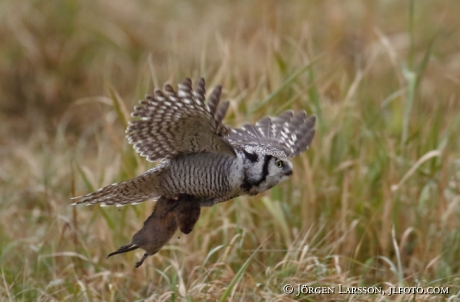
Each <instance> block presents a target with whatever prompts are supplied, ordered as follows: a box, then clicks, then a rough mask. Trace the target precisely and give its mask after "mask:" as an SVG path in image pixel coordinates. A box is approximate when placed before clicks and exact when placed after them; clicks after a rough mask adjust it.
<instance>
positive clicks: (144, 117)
mask: <svg viewBox="0 0 460 302" xmlns="http://www.w3.org/2000/svg"><path fill="white" fill-rule="evenodd" d="M221 91H222V87H221V86H217V87H216V88H214V90H213V91H212V93H211V95H210V97H209V100H208V102H207V103H206V102H205V98H206V97H205V95H206V90H205V81H204V79H200V81H199V82H198V85H197V86H196V89H195V90H193V89H192V81H191V80H190V79H189V78H187V79H185V80H184V81H183V82H182V84H179V87H178V91H177V92H176V91H175V90H174V89H173V87H172V86H171V85H169V84H165V86H164V89H163V90H160V89H156V90H155V91H154V95H153V96H150V95H147V96H146V99H145V100H142V101H140V105H138V106H135V108H134V112H133V113H132V114H131V116H132V117H133V118H134V119H135V120H134V121H132V122H130V124H129V126H128V128H127V129H126V136H127V138H128V142H129V143H130V144H133V146H134V149H135V150H136V151H137V152H138V153H140V155H141V156H143V157H146V158H147V160H148V161H159V163H158V164H157V165H156V166H155V167H154V168H152V169H150V170H148V171H147V172H145V173H144V174H142V175H140V176H138V177H136V178H133V179H130V180H127V181H125V182H121V183H115V184H111V185H108V186H106V187H103V188H101V189H99V190H98V191H96V192H94V193H91V194H87V195H84V196H80V197H75V199H77V201H76V202H75V203H73V205H76V204H87V205H93V204H97V203H100V204H101V205H102V206H109V205H117V206H122V205H126V204H137V203H140V202H143V201H146V200H149V199H154V200H157V204H156V206H155V208H154V210H153V213H152V214H151V216H150V217H149V218H148V219H147V220H146V221H145V222H144V227H143V228H142V229H141V230H140V231H139V232H137V233H136V234H135V235H134V236H133V239H132V241H131V243H129V244H127V245H124V246H122V247H121V248H120V249H118V250H117V251H116V252H113V253H111V254H109V255H108V256H107V257H110V256H112V255H115V254H120V253H125V252H129V251H132V250H135V249H137V248H142V249H144V250H145V251H146V252H145V254H144V257H143V258H142V259H141V260H140V261H139V262H138V263H137V264H136V267H138V266H140V265H141V264H142V263H143V261H144V260H145V259H146V258H147V257H148V256H149V255H153V254H155V253H156V252H158V251H159V250H160V249H161V247H163V246H164V245H165V244H166V243H167V242H168V241H169V239H170V238H171V237H172V236H173V235H174V233H175V232H176V230H177V228H179V229H180V230H181V231H182V232H183V233H185V234H188V233H190V232H191V231H192V229H193V226H194V225H195V223H196V221H197V220H198V218H199V216H200V210H201V209H200V208H201V207H209V206H213V205H215V204H217V203H220V202H224V201H226V200H230V199H233V198H235V197H237V196H241V195H256V194H258V193H261V192H264V191H266V190H268V189H270V188H272V187H273V186H275V185H277V184H278V183H280V182H282V181H284V180H286V179H287V178H288V177H289V176H290V175H291V174H292V163H291V162H290V161H289V158H290V157H295V156H297V155H299V154H300V153H301V152H303V151H305V150H306V149H307V148H308V147H309V145H310V143H311V141H312V139H313V136H314V135H315V128H314V127H315V121H316V118H315V116H314V115H311V116H307V114H306V113H305V111H300V112H298V113H294V112H293V111H292V110H289V111H285V112H283V113H281V114H280V115H278V116H276V117H270V116H266V117H263V118H262V119H260V120H259V121H257V122H256V124H255V125H251V124H244V125H243V126H242V127H241V128H231V127H229V126H226V125H224V124H222V120H223V118H224V117H225V114H226V113H227V109H228V106H229V102H228V101H225V102H223V103H221V104H219V103H220V95H221Z"/></svg>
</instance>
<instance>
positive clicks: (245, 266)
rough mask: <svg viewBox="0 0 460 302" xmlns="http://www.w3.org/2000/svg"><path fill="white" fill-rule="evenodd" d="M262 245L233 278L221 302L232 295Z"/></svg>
mask: <svg viewBox="0 0 460 302" xmlns="http://www.w3.org/2000/svg"><path fill="white" fill-rule="evenodd" d="M260 247H261V245H259V247H258V248H257V249H256V250H255V251H254V252H253V253H252V254H251V256H249V258H248V260H246V262H245V263H244V264H243V266H241V268H240V270H239V271H238V272H237V273H236V275H235V277H233V279H232V281H231V282H230V284H229V285H228V287H227V289H226V290H225V292H224V294H223V295H222V296H221V297H220V299H219V301H220V302H223V301H225V300H226V299H227V297H228V296H229V295H230V293H231V292H232V290H233V288H234V287H235V285H236V284H237V283H238V281H240V279H241V277H243V274H244V272H245V271H246V269H247V268H248V266H249V263H251V260H252V258H254V255H255V254H256V253H257V252H258V251H259V249H260Z"/></svg>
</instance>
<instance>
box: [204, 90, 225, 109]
mask: <svg viewBox="0 0 460 302" xmlns="http://www.w3.org/2000/svg"><path fill="white" fill-rule="evenodd" d="M221 93H222V86H220V85H219V86H216V88H214V89H213V90H212V93H211V96H210V97H209V102H208V107H209V110H210V111H211V114H212V115H215V113H216V110H217V108H218V107H219V102H220V95H221ZM224 115H225V114H224Z"/></svg>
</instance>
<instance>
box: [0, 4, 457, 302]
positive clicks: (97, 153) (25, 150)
mask: <svg viewBox="0 0 460 302" xmlns="http://www.w3.org/2000/svg"><path fill="white" fill-rule="evenodd" d="M411 3H412V4H414V5H413V7H412V9H411ZM458 11H460V2H458V1H456V0H445V1H439V2H434V1H426V0H420V1H412V2H409V1H364V0H362V1H340V2H339V1H300V0H299V1H289V2H287V1H283V2H281V1H262V0H259V1H252V2H248V1H247V2H243V1H214V2H205V1H195V2H193V4H192V2H189V1H155V2H154V1H151V2H146V1H130V2H128V1H120V0H115V1H107V0H101V1H76V0H64V1H45V0H33V1H13V0H5V1H3V2H2V3H1V4H0V39H1V41H2V43H1V44H2V46H1V47H0V58H1V59H0V95H1V97H0V108H1V111H0V120H1V121H2V122H1V123H0V158H1V161H0V198H1V202H0V247H1V252H0V261H1V262H0V265H1V267H0V273H1V275H0V279H1V282H0V297H1V298H2V300H24V301H29V300H58V301H67V300H70V301H74V300H78V301H80V300H91V301H98V300H100V301H132V300H139V299H145V300H147V301H169V300H172V301H183V300H186V301H203V300H211V301H212V300H223V301H225V300H231V301H240V300H241V301H242V300H244V301H251V300H252V301H258V300H276V301H290V300H291V299H302V300H309V301H319V300H323V301H326V300H332V299H336V300H350V301H362V300H379V301H386V300H394V299H399V300H400V301H402V300H409V299H410V300H417V301H418V300H421V301H435V300H444V299H447V297H450V300H451V301H454V300H455V299H459V292H460V286H459V285H458V284H460V262H459V261H458V255H460V232H459V229H460V220H459V218H460V184H459V183H460V152H459V150H460V143H459V139H458V129H460V100H459V93H460V91H459V89H458V87H459V84H460V52H459V49H460V45H459V44H460V35H459V25H460V22H459V21H458ZM185 76H191V77H192V78H193V79H195V80H197V78H198V77H199V76H204V77H205V78H206V79H207V80H208V87H209V86H213V85H215V84H218V83H221V84H223V85H224V96H225V97H227V98H229V99H230V100H231V101H232V102H231V108H230V114H229V116H228V117H227V119H226V122H227V123H228V124H231V125H237V124H239V123H241V122H243V121H252V122H253V121H255V120H256V119H257V118H259V117H261V116H262V115H264V114H277V113H279V112H280V111H282V110H284V109H286V108H294V109H300V108H304V109H306V110H307V111H308V112H309V113H314V114H316V115H317V116H318V118H319V121H318V131H317V136H316V137H315V139H314V141H313V146H312V148H311V149H310V150H309V151H308V152H306V153H305V154H303V155H302V156H301V157H300V158H297V159H295V166H296V169H295V171H294V175H293V177H292V179H291V180H290V181H288V182H286V183H284V184H282V185H280V186H278V187H277V188H274V189H272V190H271V191H270V192H267V193H265V194H263V195H261V196H256V197H241V198H238V199H236V200H233V201H230V202H226V203H224V204H221V205H218V206H215V207H212V208H208V209H204V210H203V211H202V212H203V214H202V216H201V218H200V220H199V221H198V223H197V225H196V227H195V229H194V231H193V232H192V233H191V234H190V235H188V236H185V235H180V234H179V233H178V234H177V235H178V236H176V237H175V238H174V239H173V240H172V241H171V242H170V243H169V244H168V245H167V246H166V247H165V248H164V249H163V250H162V251H161V252H160V253H159V254H158V255H155V256H154V257H150V258H149V259H148V260H147V261H146V263H145V264H144V265H143V267H141V268H139V269H134V267H133V265H134V262H135V261H136V259H138V258H139V257H140V256H141V254H142V253H141V252H136V253H131V254H125V255H121V256H116V257H113V258H111V259H109V260H106V259H105V255H107V254H108V253H109V252H111V251H113V250H115V249H116V248H118V247H119V246H120V245H122V244H126V243H128V242H129V240H130V239H131V236H132V234H133V233H134V232H135V231H137V230H138V229H139V228H140V227H141V225H142V222H143V220H144V219H145V218H147V217H148V216H149V214H150V211H151V208H152V206H153V204H152V203H150V202H147V203H144V204H142V205H138V206H127V207H124V208H100V207H78V208H72V207H71V206H70V197H71V196H72V195H80V194H84V193H87V192H90V191H92V190H94V189H97V188H98V187H100V186H102V185H106V184H109V183H112V182H115V181H121V180H124V179H127V178H128V177H133V176H135V175H136V174H139V173H142V172H143V171H145V170H146V169H147V168H148V167H150V166H149V164H148V163H147V162H145V161H144V160H143V159H140V158H139V157H138V156H137V155H136V154H134V152H133V150H132V148H131V147H130V146H129V145H128V144H127V142H126V140H125V139H124V136H123V130H124V129H123V128H124V123H125V122H126V118H127V114H128V112H129V111H130V110H131V109H130V108H132V106H133V105H134V104H135V103H136V101H137V100H138V99H140V98H142V97H143V95H144V94H145V93H146V92H148V91H151V90H152V89H153V87H157V86H159V85H161V84H162V83H163V82H165V81H170V82H172V83H177V81H180V80H182V78H183V77H185ZM179 236H180V238H177V237H179ZM286 283H291V284H293V285H296V284H306V285H309V286H332V287H337V285H338V284H342V285H343V286H344V287H346V286H382V287H383V288H388V287H389V286H421V287H428V286H444V287H449V288H450V292H449V295H443V296H439V295H416V296H414V295H400V296H393V297H391V298H390V297H388V296H382V295H338V294H335V295H302V296H300V297H295V296H294V295H291V296H288V295H285V294H283V291H282V285H283V284H286Z"/></svg>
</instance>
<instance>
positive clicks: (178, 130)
mask: <svg viewBox="0 0 460 302" xmlns="http://www.w3.org/2000/svg"><path fill="white" fill-rule="evenodd" d="M221 90H222V88H221V86H217V87H216V88H214V90H213V91H212V93H211V96H210V98H209V101H208V103H207V104H206V103H205V94H206V90H205V81H204V79H200V81H199V82H198V85H197V87H196V89H195V90H193V89H192V81H191V80H190V79H189V78H186V79H185V80H184V81H183V82H182V84H179V89H178V91H177V92H176V91H175V90H174V89H173V88H172V87H171V85H169V84H166V85H165V86H164V90H163V91H162V90H159V89H157V90H155V92H154V95H153V96H150V95H148V96H146V99H145V100H142V101H140V102H139V103H140V105H138V106H136V107H135V108H134V112H133V113H132V114H131V116H132V117H134V118H139V119H138V120H135V121H132V122H130V123H129V126H128V128H127V129H126V137H127V138H128V142H129V143H130V144H133V145H134V149H135V150H136V151H137V152H138V153H140V155H141V156H144V157H146V158H147V160H149V161H157V160H160V159H163V158H172V157H174V156H177V155H179V154H184V153H197V152H214V153H225V154H230V155H232V156H236V153H235V150H234V149H233V147H232V146H231V144H230V143H229V142H228V141H227V140H226V139H225V138H224V136H226V135H227V134H228V133H229V131H230V128H229V127H226V126H225V125H223V124H222V120H223V118H224V116H225V114H226V113H227V109H228V104H229V103H228V101H226V102H224V103H222V104H220V106H219V102H220V94H221Z"/></svg>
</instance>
